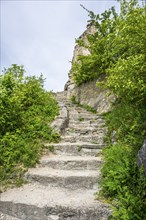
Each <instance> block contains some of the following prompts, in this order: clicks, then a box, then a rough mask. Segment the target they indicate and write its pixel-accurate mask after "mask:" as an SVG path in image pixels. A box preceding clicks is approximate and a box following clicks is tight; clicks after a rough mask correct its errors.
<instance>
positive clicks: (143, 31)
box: [72, 0, 146, 220]
mask: <svg viewBox="0 0 146 220" xmlns="http://www.w3.org/2000/svg"><path fill="white" fill-rule="evenodd" d="M120 3H121V12H120V14H119V15H118V14H117V13H116V12H115V10H114V8H112V9H110V10H109V11H105V12H104V13H103V14H102V15H101V16H100V15H94V13H93V12H90V11H89V15H90V18H91V19H90V21H89V24H90V25H94V26H95V27H96V33H95V34H94V35H93V36H91V35H89V36H88V41H89V45H88V49H89V51H90V55H89V56H79V58H78V61H77V62H76V63H74V64H73V69H72V71H73V76H74V80H75V82H76V84H77V85H80V84H82V83H84V82H86V81H88V80H92V79H93V78H97V77H98V76H100V75H104V76H105V77H104V81H102V82H100V83H98V86H101V87H102V88H105V89H109V90H110V91H111V93H113V94H114V95H115V96H116V102H115V103H114V105H113V108H112V110H111V112H109V113H107V114H106V115H105V119H106V122H107V126H108V136H107V137H106V140H107V143H108V146H107V148H105V150H104V155H105V164H104V166H103V169H102V174H103V180H102V190H101V193H102V195H104V196H105V197H106V198H109V199H110V200H111V201H112V204H113V206H114V212H113V215H112V217H111V219H115V220H138V219H141V220H143V219H146V177H145V176H144V171H143V167H141V169H138V167H137V153H138V150H139V149H140V147H141V146H142V143H143V141H144V139H145V138H146V14H145V13H146V7H145V6H144V5H143V6H139V5H138V2H137V1H136V0H130V1H126V0H123V1H121V2H120ZM78 44H79V45H84V42H83V41H82V40H78ZM113 142H114V143H113Z"/></svg>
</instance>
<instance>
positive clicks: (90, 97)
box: [65, 26, 114, 113]
mask: <svg viewBox="0 0 146 220" xmlns="http://www.w3.org/2000/svg"><path fill="white" fill-rule="evenodd" d="M95 31H96V30H95V27H94V26H89V27H87V29H86V31H85V32H84V33H83V34H82V35H81V36H80V37H79V39H83V41H84V43H85V46H86V45H88V40H87V35H89V34H94V33H95ZM79 55H84V56H88V55H90V52H89V50H88V48H86V47H83V46H79V45H76V46H75V48H74V52H73V59H72V63H73V62H76V61H77V59H78V56H79ZM68 76H69V80H68V81H67V83H66V85H65V91H66V93H67V98H68V99H71V97H73V96H74V97H75V98H76V101H77V102H79V103H80V104H82V105H83V104H86V105H90V106H91V107H94V108H96V109H97V112H98V113H104V112H107V111H109V109H110V107H111V102H112V101H113V100H114V96H113V95H110V96H109V95H108V91H105V90H102V89H101V88H98V87H97V86H96V82H97V81H100V80H103V78H102V77H100V78H98V79H96V80H92V81H90V82H87V83H84V84H82V85H81V86H76V85H75V82H74V80H73V76H72V69H71V70H70V72H69V75H68Z"/></svg>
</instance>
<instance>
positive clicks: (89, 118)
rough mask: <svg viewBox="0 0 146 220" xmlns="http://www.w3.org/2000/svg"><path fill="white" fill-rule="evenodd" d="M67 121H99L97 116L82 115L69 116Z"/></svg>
mask: <svg viewBox="0 0 146 220" xmlns="http://www.w3.org/2000/svg"><path fill="white" fill-rule="evenodd" d="M69 119H70V120H81V119H84V120H94V121H96V120H98V119H99V116H97V115H93V114H91V115H90V114H84V113H80V114H69Z"/></svg>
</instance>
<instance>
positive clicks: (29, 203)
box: [0, 95, 110, 220]
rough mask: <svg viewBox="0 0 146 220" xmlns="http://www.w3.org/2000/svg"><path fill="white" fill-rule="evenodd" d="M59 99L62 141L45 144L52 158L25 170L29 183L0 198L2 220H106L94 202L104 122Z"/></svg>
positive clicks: (103, 206) (104, 209)
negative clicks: (64, 119)
mask: <svg viewBox="0 0 146 220" xmlns="http://www.w3.org/2000/svg"><path fill="white" fill-rule="evenodd" d="M58 100H59V102H60V103H62V102H64V103H65V106H66V109H67V111H68V114H67V117H68V119H67V121H68V123H67V124H66V123H65V127H64V129H63V130H62V131H63V134H62V136H61V142H60V143H58V144H45V146H46V147H48V148H49V147H53V148H54V153H50V152H48V154H47V155H45V156H43V157H42V158H41V160H40V164H39V165H37V167H36V168H31V169H29V170H28V172H27V173H26V174H25V178H26V179H27V180H28V184H26V185H24V186H22V187H20V188H15V189H10V190H8V191H6V192H4V193H2V194H1V197H0V219H1V220H107V219H109V215H110V208H109V206H108V205H107V204H104V203H102V202H100V201H98V200H95V198H94V197H95V196H94V193H96V192H98V191H99V184H98V182H99V180H100V168H101V164H102V158H101V156H100V154H101V151H102V148H103V146H104V141H103V136H104V133H105V132H106V128H105V126H104V120H103V119H102V117H101V116H99V115H96V114H92V113H89V112H87V111H86V110H84V109H81V108H79V107H77V106H75V105H73V104H71V103H69V102H68V101H66V99H65V98H64V97H63V96H61V95H60V97H59V96H58ZM65 115H66V114H65ZM59 120H60V118H59Z"/></svg>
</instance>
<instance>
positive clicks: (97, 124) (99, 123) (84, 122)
mask: <svg viewBox="0 0 146 220" xmlns="http://www.w3.org/2000/svg"><path fill="white" fill-rule="evenodd" d="M68 126H69V127H72V128H84V127H92V128H98V127H100V128H105V122H104V121H99V120H97V121H95V122H94V121H91V120H88V121H87V120H81V121H74V120H72V121H71V120H70V121H69V125H68Z"/></svg>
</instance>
